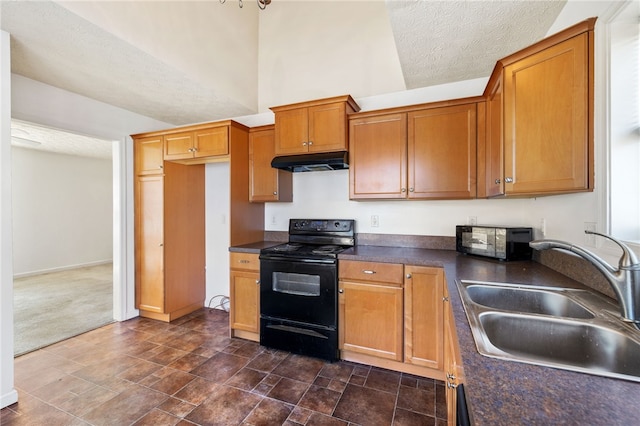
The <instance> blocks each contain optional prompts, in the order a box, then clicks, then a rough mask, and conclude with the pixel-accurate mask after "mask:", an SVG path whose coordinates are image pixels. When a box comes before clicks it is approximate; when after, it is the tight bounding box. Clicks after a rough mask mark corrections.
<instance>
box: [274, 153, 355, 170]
mask: <svg viewBox="0 0 640 426" xmlns="http://www.w3.org/2000/svg"><path fill="white" fill-rule="evenodd" d="M271 167H273V168H276V169H281V170H287V171H289V172H294V173H297V172H314V171H320V170H342V169H348V168H349V153H348V152H347V151H339V152H319V153H313V154H301V155H286V156H281V157H275V158H274V159H273V160H272V161H271Z"/></svg>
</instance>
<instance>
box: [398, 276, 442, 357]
mask: <svg viewBox="0 0 640 426" xmlns="http://www.w3.org/2000/svg"><path fill="white" fill-rule="evenodd" d="M404 270H405V284H404V286H405V292H404V319H405V337H404V339H405V346H404V351H405V356H404V361H405V362H406V363H409V364H415V365H421V366H424V367H430V368H433V369H438V370H441V369H442V368H443V367H444V306H443V304H444V303H445V302H444V272H443V270H442V269H441V268H430V267H424V266H410V265H405V269H404Z"/></svg>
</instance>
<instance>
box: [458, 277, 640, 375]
mask: <svg viewBox="0 0 640 426" xmlns="http://www.w3.org/2000/svg"><path fill="white" fill-rule="evenodd" d="M457 285H458V290H459V292H460V296H461V298H462V301H463V304H464V307H465V311H466V314H467V318H468V319H469V324H470V326H471V331H472V333H473V338H474V340H475V343H476V347H477V348H478V352H480V353H481V354H482V355H485V356H488V357H493V358H500V359H506V360H511V361H519V362H525V363H530V364H536V365H543V366H549V367H555V368H561V369H565V370H571V371H578V372H583V373H589V374H595V375H599V376H605V377H614V378H619V379H625V380H632V381H636V382H640V331H639V330H638V329H637V328H635V327H634V326H632V325H630V324H628V323H624V322H623V321H622V319H621V318H620V315H619V314H618V309H617V307H616V306H615V305H614V304H612V303H611V302H609V301H608V300H607V299H606V298H604V297H602V296H599V295H597V294H595V293H593V292H591V291H588V290H582V289H573V288H564V287H563V288H559V287H552V286H549V287H547V286H529V285H518V284H509V283H493V282H482V281H468V280H461V281H457Z"/></svg>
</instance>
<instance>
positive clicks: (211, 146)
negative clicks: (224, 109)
mask: <svg viewBox="0 0 640 426" xmlns="http://www.w3.org/2000/svg"><path fill="white" fill-rule="evenodd" d="M229 126H230V123H229V122H228V121H223V122H219V123H216V124H215V125H211V124H209V125H205V126H200V127H195V128H193V130H188V131H178V132H175V133H167V134H165V135H164V159H165V161H177V162H182V163H185V164H197V163H206V162H216V161H228V159H229V157H228V156H229Z"/></svg>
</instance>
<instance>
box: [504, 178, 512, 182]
mask: <svg viewBox="0 0 640 426" xmlns="http://www.w3.org/2000/svg"><path fill="white" fill-rule="evenodd" d="M512 182H513V178H510V177H506V178H504V183H512Z"/></svg>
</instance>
